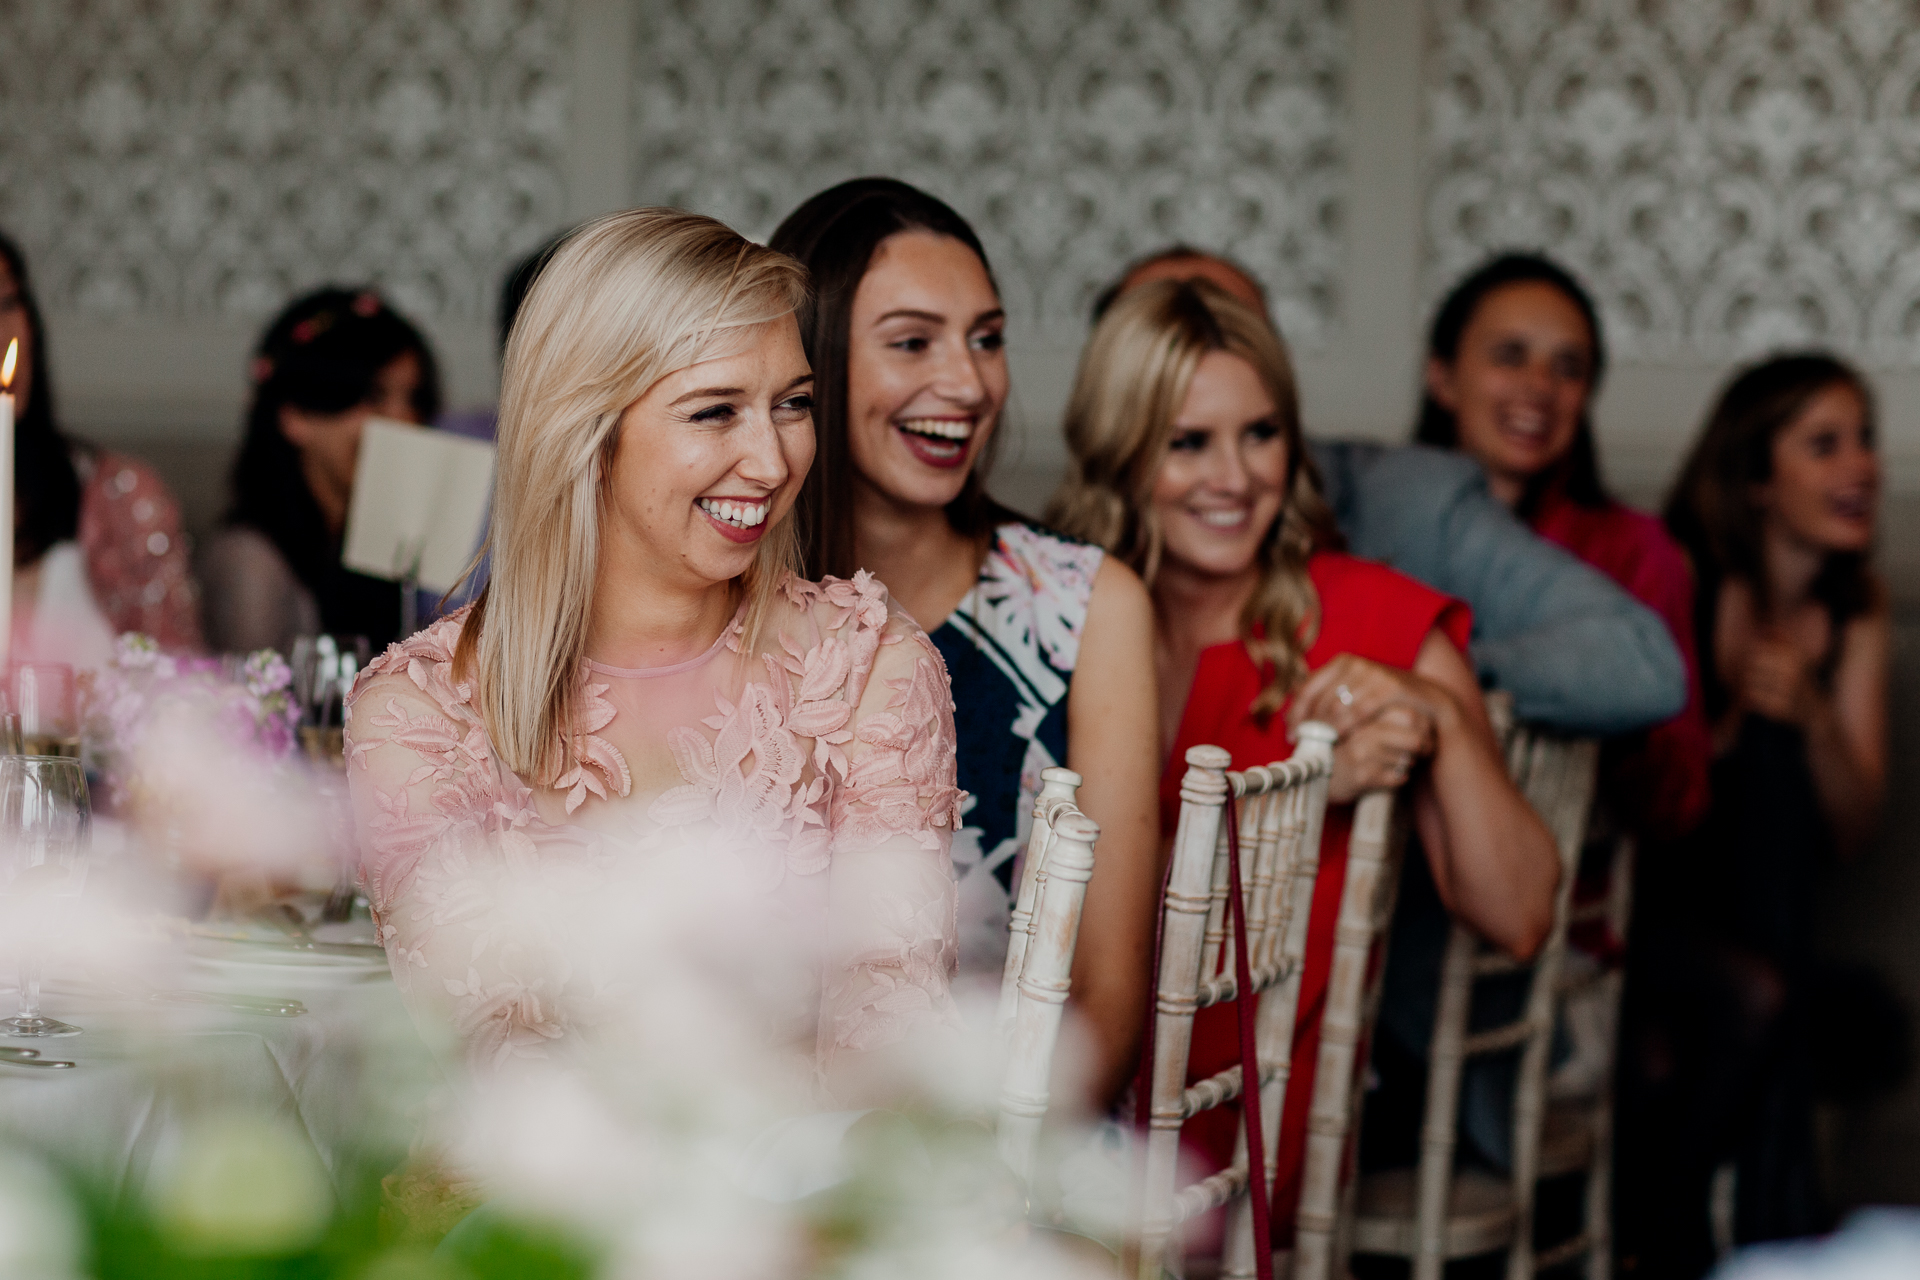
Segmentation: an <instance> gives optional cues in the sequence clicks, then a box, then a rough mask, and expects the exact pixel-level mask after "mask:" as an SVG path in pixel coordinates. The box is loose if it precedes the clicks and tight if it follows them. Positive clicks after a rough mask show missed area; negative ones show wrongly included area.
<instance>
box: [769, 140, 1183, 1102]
mask: <svg viewBox="0 0 1920 1280" xmlns="http://www.w3.org/2000/svg"><path fill="white" fill-rule="evenodd" d="M771 244H772V245H773V247H774V248H776V249H779V250H782V251H783V252H786V253H789V254H791V255H793V256H794V257H795V258H798V259H799V260H800V261H801V262H803V263H805V264H806V266H807V268H808V270H809V271H810V272H811V273H812V278H813V290H814V292H813V298H812V301H811V303H810V304H809V306H808V307H806V308H803V310H802V312H801V325H800V330H801V336H802V337H803V338H804V340H805V341H806V344H807V355H808V358H809V359H810V360H811V361H812V362H813V369H814V373H815V375H816V376H817V378H818V379H819V381H818V385H817V386H816V389H815V409H814V429H815V432H816V434H817V436H818V440H819V455H818V459H817V461H816V462H815V463H814V467H813V471H812V472H811V473H810V474H809V475H808V477H807V485H806V489H805V491H804V493H803V494H802V497H801V506H800V515H799V527H800V541H801V548H802V554H803V556H804V558H805V564H806V569H805V572H806V574H807V575H808V576H809V577H818V576H820V575H823V574H832V575H836V576H850V575H851V574H853V573H854V571H855V570H857V569H864V570H866V571H868V572H870V573H872V574H874V575H875V576H876V577H877V578H879V579H880V581H881V582H883V583H884V584H885V585H886V587H887V590H888V591H889V592H890V593H891V594H892V596H893V598H894V600H895V601H897V602H898V603H899V604H900V605H901V606H902V607H903V608H905V609H906V610H907V611H908V612H909V613H910V614H912V615H913V617H914V618H915V620H917V621H918V622H919V623H920V625H921V626H922V627H924V628H926V631H927V633H928V635H929V636H930V637H931V639H932V640H933V642H934V644H935V645H936V646H937V647H938V648H939V650H940V653H941V655H942V656H943V657H944V658H945V659H946V664H947V670H948V672H949V674H950V676H951V678H952V681H953V691H954V701H955V704H956V710H955V718H956V726H957V729H958V732H959V744H960V746H959V770H960V772H959V785H960V787H961V788H962V789H963V790H965V791H966V792H967V793H968V796H969V800H968V806H969V807H968V808H967V809H966V811H965V824H964V826H963V828H962V830H961V831H960V832H959V834H958V835H957V836H956V837H955V839H954V841H953V858H954V871H955V873H956V875H957V876H958V877H959V881H960V967H961V974H962V978H963V979H967V980H970V981H971V982H972V983H973V984H974V985H975V986H976V987H977V986H979V985H983V984H987V983H991V984H993V985H995V986H997V984H998V981H999V978H1000V974H1001V970H1002V967H1003V965H1004V962H1005V958H1006V951H1007V921H1008V917H1009V915H1010V913H1011V911H1012V902H1013V895H1014V892H1015V890H1016V889H1017V887H1018V882H1017V880H1016V879H1015V876H1016V874H1017V868H1018V863H1019V856H1020V854H1021V852H1022V851H1023V850H1024V849H1025V847H1026V838H1027V834H1028V830H1029V827H1030V823H1031V819H1032V813H1033V800H1034V795H1035V793H1036V791H1037V790H1038V788H1039V785H1040V777H1039V775H1040V771H1041V770H1042V769H1043V768H1045V767H1047V766H1048V765H1065V766H1067V767H1068V768H1070V769H1074V770H1076V771H1078V772H1079V773H1080V774H1081V775H1082V776H1083V777H1084V778H1085V780H1086V781H1085V784H1084V785H1083V786H1082V787H1081V789H1080V794H1079V801H1080V806H1081V808H1082V809H1084V810H1085V811H1086V813H1087V815H1088V816H1089V817H1091V818H1093V819H1094V821H1096V822H1098V823H1099V824H1100V829H1101V830H1100V845H1099V852H1098V857H1097V858H1096V859H1095V865H1094V871H1093V880H1092V882H1091V883H1090V884H1089V885H1088V886H1087V897H1086V909H1085V913H1084V917H1083V920H1082V924H1081V930H1080V938H1079V943H1078V946H1077V947H1076V948H1075V953H1074V962H1073V996H1072V999H1073V1005H1074V1007H1075V1008H1076V1009H1077V1010H1078V1011H1079V1012H1080V1014H1081V1015H1082V1016H1083V1017H1084V1018H1085V1020H1086V1023H1087V1026H1088V1028H1089V1030H1090V1031H1091V1033H1092V1040H1093V1052H1094V1061H1093V1062H1092V1064H1091V1068H1090V1073H1089V1074H1090V1080H1089V1082H1088V1099H1089V1100H1090V1102H1091V1103H1092V1105H1093V1106H1094V1107H1096V1108H1099V1107H1102V1106H1104V1105H1105V1104H1107V1103H1109V1102H1111V1101H1112V1100H1113V1099H1114V1097H1115V1096H1116V1095H1117V1094H1118V1093H1119V1091H1120V1089H1121V1088H1122V1087H1123V1085H1124V1084H1125V1082H1126V1080H1127V1077H1128V1074H1129V1072H1130V1071H1131V1070H1132V1066H1133V1062H1134V1059H1135V1057H1136V1056H1137V1052H1138V1050H1137V1044H1138V1038H1139V1035H1140V1028H1141V1025H1142V1022H1141V1020H1142V1017H1143V1014H1144V1010H1145V1007H1146V1000H1147V966H1148V963H1149V953H1150V950H1151V947H1152V941H1153V911H1154V897H1155V892H1156V889H1157V885H1158V865H1159V863H1158V841H1157V838H1156V835H1155V830H1154V819H1153V779H1154V777H1155V775H1156V774H1157V773H1158V771H1159V769H1158V762H1157V760H1156V758H1155V754H1154V728H1153V702H1152V699H1151V698H1150V697H1148V696H1145V693H1146V691H1147V690H1149V689H1151V687H1152V681H1153V665H1152V614H1151V610H1150V606H1149V603H1148V601H1147V596H1146V592H1145V591H1143V590H1142V589H1141V586H1140V582H1139V579H1138V578H1137V577H1136V576H1135V575H1134V574H1133V572H1132V571H1131V570H1130V569H1128V568H1127V566H1125V565H1124V564H1121V563H1119V562H1118V561H1116V560H1114V559H1112V558H1111V557H1109V556H1107V555H1105V554H1104V553H1103V552H1102V551H1101V550H1100V549H1099V548H1098V547H1092V546H1088V545H1086V544H1084V543H1081V542H1078V541H1076V540H1074V539H1071V538H1063V537H1061V536H1059V535H1058V534H1056V533H1053V532H1052V531H1050V530H1047V529H1043V528H1041V527H1040V526H1038V525H1035V524H1033V523H1031V522H1030V521H1027V520H1025V519H1023V518H1021V517H1020V516H1018V515H1015V514H1014V513H1013V512H1011V511H1008V510H1007V509H1005V508H1004V507H1001V506H1000V505H999V504H998V503H996V502H994V501H993V499H991V498H990V497H988V496H987V490H986V476H987V473H988V471H989V470H990V469H991V465H992V453H993V442H994V440H995V439H996V438H997V435H998V428H999V426H1000V415H1001V411H1002V410H1003V409H1004V407H1005V405H1006V400H1007V362H1006V353H1005V350H1004V348H1003V342H1004V330H1005V327H1006V316H1005V312H1004V311H1003V310H1002V308H1001V305H1000V296H999V292H998V289H997V287H996V285H995V284H994V279H993V274H992V272H991V270H990V269H989V268H988V266H987V259H986V252H985V250H984V249H982V248H981V246H980V240H979V238H978V237H977V236H976V235H975V234H974V232H973V229H972V228H971V227H969V226H968V225H967V224H966V222H965V221H964V220H963V219H962V218H961V217H960V215H959V214H957V213H955V212H954V211H953V210H952V209H950V208H948V207H947V206H946V205H945V204H943V203H941V202H940V201H939V200H936V199H934V198H933V197H932V196H930V195H927V194H926V193H925V192H922V191H918V190H916V189H915V188H913V187H910V186H908V185H907V184H905V183H903V182H895V181H892V180H891V179H885V178H863V179H860V180H857V181H854V182H847V183H843V184H841V185H840V186H837V187H834V188H832V189H831V190H828V191H824V192H821V193H820V194H819V195H817V196H815V197H813V198H812V199H811V200H808V201H807V202H806V203H805V204H803V205H801V206H800V208H798V209H796V210H795V211H794V212H793V213H792V214H791V215H790V216H789V217H788V218H787V220H786V221H785V222H783V223H782V224H781V225H780V228H779V229H778V230H777V231H775V232H774V234H773V239H772V241H771Z"/></svg>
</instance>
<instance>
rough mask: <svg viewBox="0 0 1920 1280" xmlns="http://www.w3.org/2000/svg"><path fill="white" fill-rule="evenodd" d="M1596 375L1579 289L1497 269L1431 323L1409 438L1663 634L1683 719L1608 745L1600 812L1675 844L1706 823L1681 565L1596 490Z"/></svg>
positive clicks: (1643, 520)
mask: <svg viewBox="0 0 1920 1280" xmlns="http://www.w3.org/2000/svg"><path fill="white" fill-rule="evenodd" d="M1606 364H1607V350H1606V343H1605V341H1604V339H1603V337H1602V334H1601V329H1600V317H1599V313H1598V312H1597V311H1596V310H1595V308H1594V305H1593V300H1592V299H1591V298H1590V297H1589V296H1588V295H1587V292H1586V290H1585V289H1583V288H1581V287H1580V284H1579V282H1578V281H1576V280H1575V279H1574V278H1573V277H1572V276H1571V275H1569V274H1568V273H1567V272H1566V271H1564V270H1563V269H1561V268H1560V267H1559V266H1558V265H1556V264H1555V263H1553V262H1551V261H1549V260H1548V259H1546V258H1541V257H1536V256H1534V255H1531V254H1508V255H1506V256H1504V257H1500V258H1496V259H1495V260H1493V261H1492V262H1489V263H1487V264H1486V265H1485V266H1483V267H1481V268H1480V269H1479V270H1477V271H1475V272H1474V273H1473V274H1471V275H1469V276H1468V277H1467V278H1466V279H1464V280H1462V281H1461V282H1460V283H1459V284H1458V285H1456V286H1454V289H1453V292H1451V293H1449V294H1448V295H1447V298H1446V301H1445V302H1443V303H1442V304H1441V306H1440V310H1439V312H1438V313H1437V314H1436V315H1435V316H1434V320H1433V327H1432V330H1431V331H1430V333H1429V335H1428V339H1427V369H1426V395H1425V398H1424V399H1423V400H1422V402H1421V405H1420V423H1419V426H1418V428H1417V429H1416V430H1415V433H1414V434H1415V438H1416V439H1417V440H1418V441H1419V442H1420V443H1422V444H1430V445H1438V446H1440V447H1442V448H1447V449H1458V450H1461V451H1462V452H1464V453H1467V454H1470V455H1472V456H1473V457H1474V458H1475V459H1476V460H1477V461H1478V462H1479V463H1480V465H1481V466H1482V467H1483V468H1485V470H1486V473H1487V483H1488V486H1489V487H1490V488H1491V489H1492V491H1493V493H1494V495H1495V496H1496V497H1498V498H1499V499H1500V500H1501V501H1503V502H1505V503H1506V504H1507V505H1508V506H1509V507H1511V508H1512V509H1513V511H1514V514H1516V515H1517V516H1519V517H1520V518H1521V519H1522V520H1524V521H1526V522H1527V524H1528V525H1529V526H1531V527H1532V529H1533V531H1534V532H1535V533H1537V534H1539V535H1540V536H1541V537H1543V538H1545V539H1547V540H1548V541H1550V542H1554V543H1558V544H1559V545H1560V546H1562V547H1565V548H1566V549H1567V550H1568V551H1571V552H1572V553H1573V554H1574V555H1576V556H1579V557H1580V558H1581V559H1582V560H1584V561H1586V562H1587V563H1588V564H1590V565H1592V566H1594V567H1595V568H1596V569H1599V570H1600V571H1601V572H1602V573H1605V574H1606V575H1607V576H1608V577H1610V578H1612V579H1613V580H1614V581H1615V582H1617V583H1619V584H1620V585H1621V586H1622V587H1625V588H1626V589H1627V590H1628V591H1629V592H1631V593H1632V594H1633V595H1634V596H1635V597H1636V598H1637V599H1639V600H1640V601H1641V602H1642V603H1644V604H1646V605H1647V606H1648V607H1650V608H1652V609H1654V610H1655V611H1656V612H1658V613H1659V614H1660V616H1661V617H1662V618H1663V619H1664V620H1665V621H1666V624H1667V628H1668V630H1670V631H1671V632H1672V633H1673V639H1674V643H1675V644H1676V645H1678V646H1679V648H1680V652H1681V654H1682V656H1683V657H1684V658H1685V659H1686V662H1687V667H1688V673H1687V674H1688V701H1687V707H1686V709H1685V710H1684V711H1683V712H1682V713H1681V714H1680V715H1679V717H1677V718H1676V719H1674V720H1671V721H1669V722H1667V723H1666V724H1664V725H1660V726H1658V727H1656V728H1654V729H1651V730H1649V731H1647V732H1645V733H1642V734H1634V735H1630V736H1629V737H1627V738H1624V739H1619V740H1616V741H1613V742H1610V743H1609V744H1608V747H1607V755H1606V761H1605V763H1604V765H1603V771H1604V778H1605V782H1604V785H1603V787H1602V795H1603V797H1604V799H1605V801H1606V804H1607V807H1608V809H1609V810H1610V812H1612V813H1613V814H1614V815H1615V816H1616V817H1617V818H1618V819H1619V820H1620V821H1622V822H1623V823H1624V824H1625V825H1626V826H1627V828H1628V829H1629V830H1631V831H1632V832H1633V833H1634V834H1635V835H1637V836H1639V837H1640V838H1641V841H1642V843H1643V844H1645V843H1647V842H1649V841H1652V842H1660V841H1670V840H1673V839H1676V838H1678V837H1679V836H1681V835H1683V834H1685V833H1686V832H1687V831H1688V830H1689V829H1691V828H1692V827H1693V826H1694V825H1695V824H1696V823H1698V822H1699V821H1700V819H1701V817H1702V816H1703V815H1704V814H1705V813H1706V809H1707V768H1708V762H1709V758H1710V756H1711V744H1710V742H1709V740H1708V733H1707V722H1706V716H1705V713H1704V711H1703V709H1702V707H1703V704H1702V701H1701V691H1700V662H1699V657H1698V654H1697V653H1696V651H1695V648H1694V623H1693V580H1692V576H1691V574H1690V573H1689V572H1688V570H1687V564H1686V558H1685V557H1684V556H1683V555H1682V553H1681V551H1680V548H1679V546H1678V545H1677V544H1676V543H1675V542H1674V540H1673V539H1672V538H1671V537H1669V536H1668V534H1667V532H1666V530H1665V529H1663V528H1662V527H1661V525H1660V522H1659V521H1658V520H1655V519H1654V518H1653V517H1652V516H1648V515H1643V514H1641V513H1640V512H1638V511H1634V510H1632V509H1631V508H1629V507H1627V506H1625V505H1624V504H1622V503H1621V502H1619V501H1618V500H1617V499H1615V498H1614V497H1613V496H1612V495H1610V494H1609V493H1608V492H1607V491H1606V488H1605V486H1603V485H1602V484H1601V481H1600V467H1599V462H1598V460H1597V457H1596V454H1595V450H1594V443H1593V421H1592V405H1593V396H1594V392H1595V390H1596V389H1597V388H1598V386H1599V384H1600V376H1601V374H1602V373H1603V372H1604V371H1605V369H1606Z"/></svg>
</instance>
